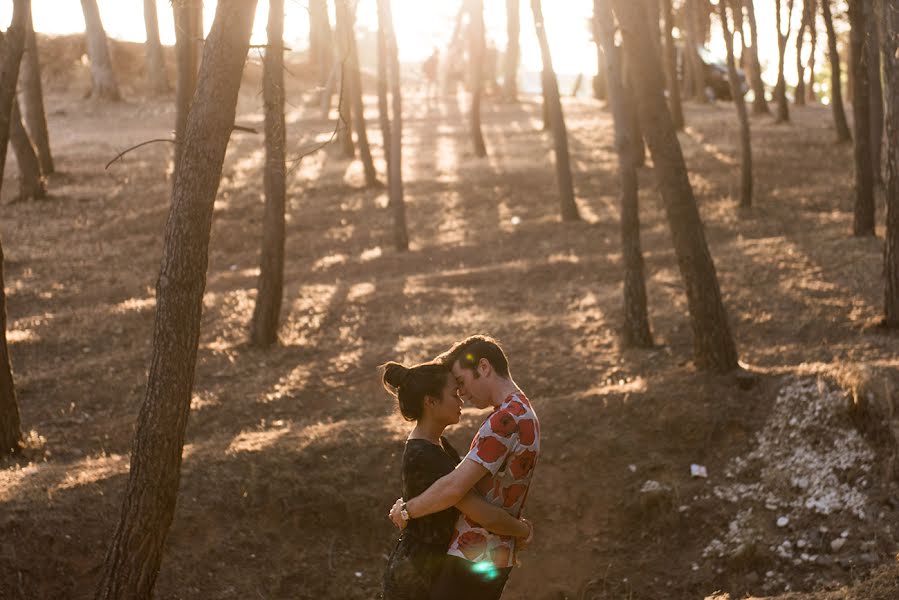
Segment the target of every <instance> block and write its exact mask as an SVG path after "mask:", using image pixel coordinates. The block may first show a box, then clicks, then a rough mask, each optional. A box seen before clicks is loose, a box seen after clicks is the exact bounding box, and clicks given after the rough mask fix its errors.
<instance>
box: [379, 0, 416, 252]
mask: <svg viewBox="0 0 899 600" xmlns="http://www.w3.org/2000/svg"><path fill="white" fill-rule="evenodd" d="M378 42H379V43H378V80H379V81H378V105H379V107H380V111H381V130H382V131H383V134H384V154H385V155H386V158H387V192H388V198H389V199H390V212H391V213H392V214H393V243H394V246H395V247H396V249H397V250H398V251H400V252H405V251H406V250H408V249H409V234H408V232H407V230H406V203H405V200H404V199H403V168H402V166H403V163H402V157H403V97H402V90H401V88H400V60H399V51H398V49H397V45H396V35H395V33H394V31H393V14H392V11H391V8H390V0H378ZM382 65H383V66H382ZM382 82H383V83H382ZM388 82H389V87H390V94H391V96H392V100H393V118H392V119H391V117H390V113H389V112H388V111H389V108H388V104H387V87H388ZM382 98H383V99H382ZM391 120H392V122H391Z"/></svg>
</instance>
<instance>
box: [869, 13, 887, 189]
mask: <svg viewBox="0 0 899 600" xmlns="http://www.w3.org/2000/svg"><path fill="white" fill-rule="evenodd" d="M864 9H865V27H866V28H867V30H868V32H867V35H866V36H865V43H864V51H865V66H866V67H867V69H868V103H869V105H870V116H871V118H870V121H869V123H870V129H871V134H870V136H869V139H870V140H871V166H872V170H873V171H874V184H875V185H882V184H883V169H882V161H883V152H882V148H883V87H882V85H881V81H880V34H879V32H878V29H879V27H878V24H877V15H876V13H875V10H874V0H867V1H866V2H865V3H864Z"/></svg>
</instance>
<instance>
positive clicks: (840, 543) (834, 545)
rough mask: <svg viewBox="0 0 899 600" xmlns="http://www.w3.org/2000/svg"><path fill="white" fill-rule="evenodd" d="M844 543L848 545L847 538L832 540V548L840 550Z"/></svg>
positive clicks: (836, 550) (835, 550)
mask: <svg viewBox="0 0 899 600" xmlns="http://www.w3.org/2000/svg"><path fill="white" fill-rule="evenodd" d="M844 545H846V538H841V537H839V538H836V539H835V540H833V541H832V542H830V549H831V550H833V551H834V552H839V551H840V549H841V548H842V547H843V546H844Z"/></svg>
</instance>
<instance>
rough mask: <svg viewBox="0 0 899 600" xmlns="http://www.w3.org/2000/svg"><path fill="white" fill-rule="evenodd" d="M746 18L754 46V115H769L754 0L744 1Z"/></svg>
mask: <svg viewBox="0 0 899 600" xmlns="http://www.w3.org/2000/svg"><path fill="white" fill-rule="evenodd" d="M744 2H745V6H746V17H747V20H748V21H749V41H750V44H751V45H752V53H751V55H750V57H749V62H750V64H751V68H750V69H749V84H750V86H751V87H752V96H753V98H752V114H754V115H769V114H771V108H770V107H769V106H768V100H767V99H766V98H765V82H764V81H762V65H761V63H760V62H759V34H758V29H757V27H756V21H755V4H754V3H753V0H744Z"/></svg>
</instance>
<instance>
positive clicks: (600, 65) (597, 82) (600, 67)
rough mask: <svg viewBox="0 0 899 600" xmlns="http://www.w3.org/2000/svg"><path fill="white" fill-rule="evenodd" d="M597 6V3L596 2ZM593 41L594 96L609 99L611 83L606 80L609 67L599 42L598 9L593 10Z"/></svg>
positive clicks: (599, 98)
mask: <svg viewBox="0 0 899 600" xmlns="http://www.w3.org/2000/svg"><path fill="white" fill-rule="evenodd" d="M594 7H595V4H594ZM592 26H593V43H594V44H596V76H595V77H593V97H594V98H595V99H597V100H608V98H609V84H608V81H607V80H606V74H607V73H608V67H607V66H606V56H605V52H603V49H602V44H601V43H600V42H599V36H600V33H599V28H600V27H601V26H602V24H601V23H600V22H599V16H598V15H597V14H596V10H595V9H594V11H593V23H592Z"/></svg>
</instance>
